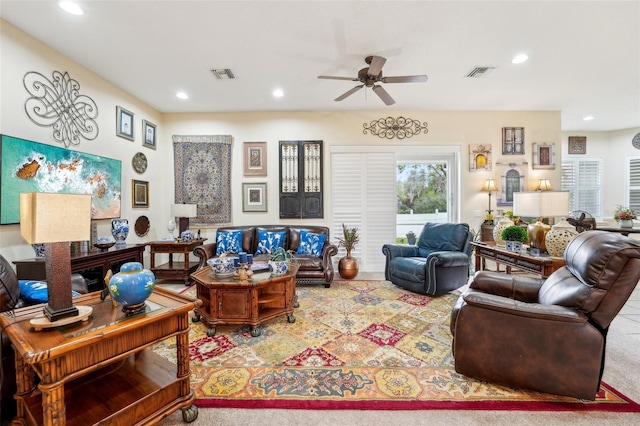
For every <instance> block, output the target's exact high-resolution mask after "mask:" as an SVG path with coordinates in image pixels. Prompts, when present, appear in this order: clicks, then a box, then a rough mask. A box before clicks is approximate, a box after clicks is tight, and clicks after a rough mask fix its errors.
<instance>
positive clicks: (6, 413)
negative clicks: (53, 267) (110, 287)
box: [0, 255, 88, 422]
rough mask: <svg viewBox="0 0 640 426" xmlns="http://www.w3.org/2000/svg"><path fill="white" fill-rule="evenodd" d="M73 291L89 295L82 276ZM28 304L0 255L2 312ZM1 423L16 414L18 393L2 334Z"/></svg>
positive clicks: (12, 362)
mask: <svg viewBox="0 0 640 426" xmlns="http://www.w3.org/2000/svg"><path fill="white" fill-rule="evenodd" d="M71 285H72V289H73V290H74V291H76V292H78V293H87V292H88V289H87V284H86V282H85V280H84V279H83V278H82V275H79V274H73V275H72V279H71ZM27 304H28V303H27V302H26V301H25V300H24V299H23V298H22V297H21V295H20V284H19V281H18V277H17V276H16V273H15V271H14V270H13V268H12V267H11V264H9V262H8V261H7V259H5V258H4V257H3V256H2V255H0V312H7V311H11V310H12V309H18V308H20V307H22V306H25V305H27ZM0 343H1V344H2V346H1V347H0V351H1V353H0V355H1V356H2V362H1V363H0V380H1V381H2V383H1V384H0V413H1V415H0V422H2V421H5V420H8V419H11V418H12V417H13V416H15V414H16V405H15V400H14V398H13V395H14V394H15V392H16V368H15V359H14V353H13V348H12V347H11V342H10V341H9V338H8V337H7V335H6V333H3V332H0Z"/></svg>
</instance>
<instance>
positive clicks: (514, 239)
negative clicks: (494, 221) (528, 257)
mask: <svg viewBox="0 0 640 426" xmlns="http://www.w3.org/2000/svg"><path fill="white" fill-rule="evenodd" d="M500 236H501V237H502V240H503V241H504V242H505V245H506V247H507V250H511V251H520V249H521V248H522V244H524V243H526V242H527V241H528V240H529V234H528V233H527V230H526V229H524V228H523V227H522V226H518V225H511V226H507V227H506V228H504V229H503V230H502V234H500Z"/></svg>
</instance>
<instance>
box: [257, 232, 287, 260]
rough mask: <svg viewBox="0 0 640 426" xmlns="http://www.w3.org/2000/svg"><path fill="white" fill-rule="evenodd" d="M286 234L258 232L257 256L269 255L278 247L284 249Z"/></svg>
mask: <svg viewBox="0 0 640 426" xmlns="http://www.w3.org/2000/svg"><path fill="white" fill-rule="evenodd" d="M284 236H285V232H284V231H282V232H271V231H261V230H258V248H257V249H256V254H269V253H273V252H274V251H276V249H277V248H278V247H284Z"/></svg>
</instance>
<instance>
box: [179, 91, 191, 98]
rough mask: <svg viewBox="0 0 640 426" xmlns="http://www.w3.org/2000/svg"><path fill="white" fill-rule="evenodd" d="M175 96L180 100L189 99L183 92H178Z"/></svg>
mask: <svg viewBox="0 0 640 426" xmlns="http://www.w3.org/2000/svg"><path fill="white" fill-rule="evenodd" d="M176 96H177V97H178V98H180V99H189V95H187V94H186V93H185V92H178V93H176Z"/></svg>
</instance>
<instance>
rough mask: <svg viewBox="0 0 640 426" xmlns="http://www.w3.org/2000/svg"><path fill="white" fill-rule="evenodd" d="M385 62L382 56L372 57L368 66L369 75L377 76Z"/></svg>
mask: <svg viewBox="0 0 640 426" xmlns="http://www.w3.org/2000/svg"><path fill="white" fill-rule="evenodd" d="M385 62H387V60H386V59H385V58H383V57H382V56H372V57H371V64H370V65H369V75H372V76H377V75H378V74H380V71H382V66H383V65H384V63H385Z"/></svg>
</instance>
